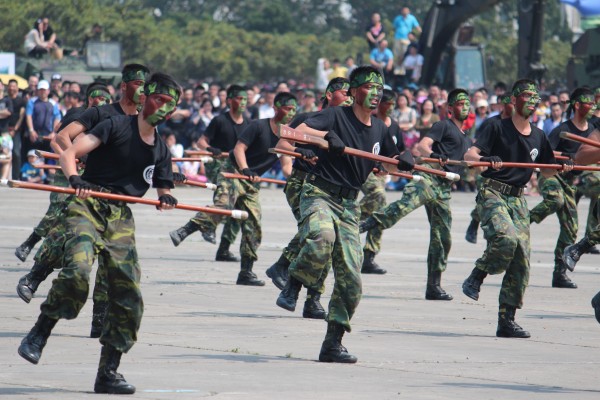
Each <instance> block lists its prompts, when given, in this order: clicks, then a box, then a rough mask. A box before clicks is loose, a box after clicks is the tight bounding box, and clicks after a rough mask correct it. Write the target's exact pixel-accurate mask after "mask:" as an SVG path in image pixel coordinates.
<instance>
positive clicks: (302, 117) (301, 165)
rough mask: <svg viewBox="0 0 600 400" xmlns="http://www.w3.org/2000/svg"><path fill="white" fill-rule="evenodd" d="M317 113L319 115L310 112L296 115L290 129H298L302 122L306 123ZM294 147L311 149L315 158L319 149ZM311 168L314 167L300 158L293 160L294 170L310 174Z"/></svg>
mask: <svg viewBox="0 0 600 400" xmlns="http://www.w3.org/2000/svg"><path fill="white" fill-rule="evenodd" d="M317 113H319V111H312V112H307V113H302V114H298V115H296V117H295V118H294V119H293V120H292V122H291V123H290V128H294V129H295V128H297V127H299V126H300V125H302V124H303V123H304V121H306V120H307V119H309V118H310V117H312V116H314V115H316V114H317ZM296 147H301V148H304V149H312V151H314V152H315V154H317V156H318V155H319V151H320V149H319V147H318V146H313V145H309V144H302V143H296ZM313 167H314V165H313V164H311V163H309V162H307V161H305V160H303V159H302V158H296V159H294V168H295V169H299V170H300V171H304V172H310V171H312V169H313Z"/></svg>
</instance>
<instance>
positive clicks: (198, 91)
mask: <svg viewBox="0 0 600 400" xmlns="http://www.w3.org/2000/svg"><path fill="white" fill-rule="evenodd" d="M203 94H204V87H203V86H202V85H197V86H196V87H195V88H194V99H193V100H192V107H193V108H194V110H196V111H197V110H199V109H200V106H202V100H204V99H203V98H202V95H203Z"/></svg>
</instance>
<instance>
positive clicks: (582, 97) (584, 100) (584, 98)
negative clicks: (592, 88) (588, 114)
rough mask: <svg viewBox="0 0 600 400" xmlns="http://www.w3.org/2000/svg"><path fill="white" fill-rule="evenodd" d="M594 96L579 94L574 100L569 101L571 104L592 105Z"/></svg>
mask: <svg viewBox="0 0 600 400" xmlns="http://www.w3.org/2000/svg"><path fill="white" fill-rule="evenodd" d="M594 102H595V99H594V95H593V94H581V95H579V96H577V97H576V98H574V99H571V104H575V103H594Z"/></svg>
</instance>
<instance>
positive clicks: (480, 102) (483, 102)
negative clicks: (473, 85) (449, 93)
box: [475, 99, 489, 108]
mask: <svg viewBox="0 0 600 400" xmlns="http://www.w3.org/2000/svg"><path fill="white" fill-rule="evenodd" d="M488 105H489V104H488V102H487V100H485V99H481V100H477V104H476V105H475V106H476V107H477V108H479V107H487V106H488Z"/></svg>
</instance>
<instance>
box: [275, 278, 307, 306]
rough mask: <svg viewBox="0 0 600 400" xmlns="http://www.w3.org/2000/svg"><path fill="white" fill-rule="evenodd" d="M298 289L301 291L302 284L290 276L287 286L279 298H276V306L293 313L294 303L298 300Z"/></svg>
mask: <svg viewBox="0 0 600 400" xmlns="http://www.w3.org/2000/svg"><path fill="white" fill-rule="evenodd" d="M300 289H302V282H300V281H299V280H297V279H296V278H294V277H293V276H290V277H289V279H288V281H287V284H286V285H285V287H284V288H283V290H282V291H281V293H280V294H279V297H277V302H276V304H277V305H278V306H279V307H281V308H284V309H286V310H288V311H294V310H295V309H296V301H297V300H298V295H299V294H300Z"/></svg>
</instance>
